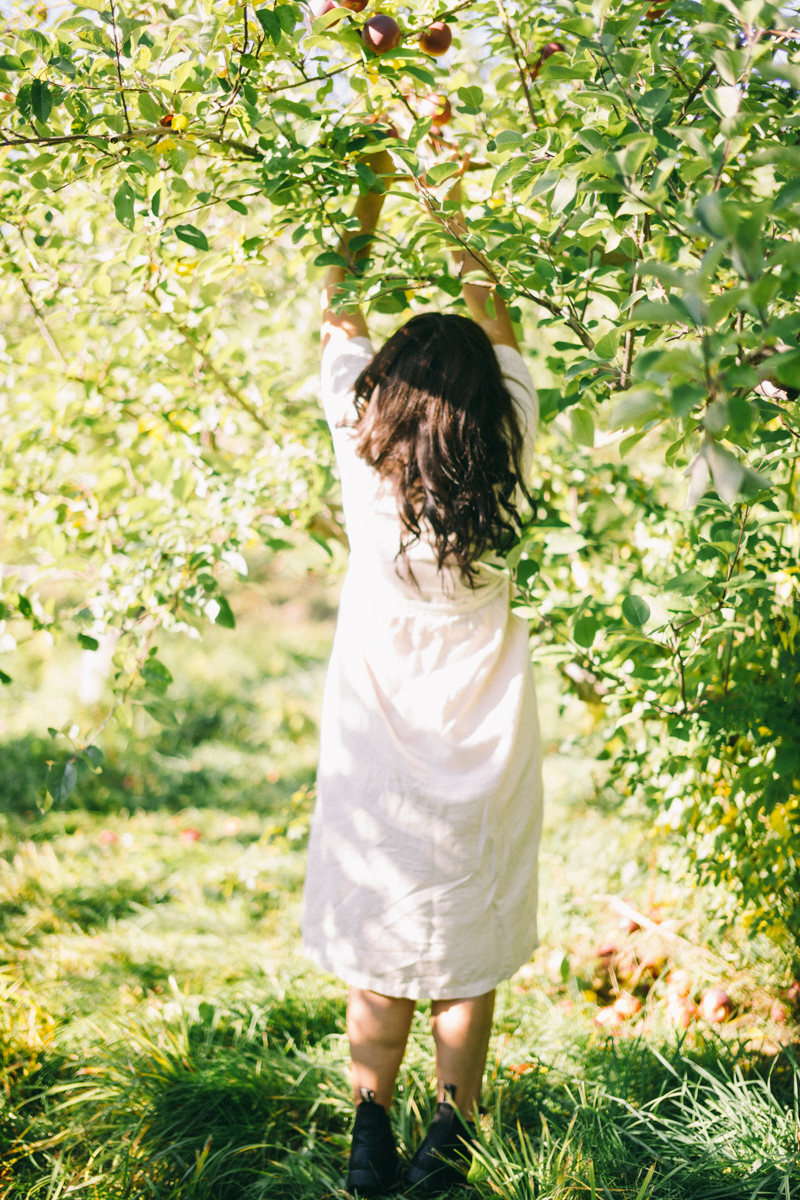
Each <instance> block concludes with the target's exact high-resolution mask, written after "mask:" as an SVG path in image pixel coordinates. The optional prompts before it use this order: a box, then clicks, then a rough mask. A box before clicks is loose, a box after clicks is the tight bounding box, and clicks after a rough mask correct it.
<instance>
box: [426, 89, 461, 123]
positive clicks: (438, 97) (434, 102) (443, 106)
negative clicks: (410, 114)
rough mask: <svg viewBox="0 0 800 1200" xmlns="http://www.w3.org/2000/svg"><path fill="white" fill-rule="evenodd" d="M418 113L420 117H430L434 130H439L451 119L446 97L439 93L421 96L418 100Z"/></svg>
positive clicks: (451, 112) (451, 113)
mask: <svg viewBox="0 0 800 1200" xmlns="http://www.w3.org/2000/svg"><path fill="white" fill-rule="evenodd" d="M419 113H420V116H421V117H430V121H431V125H432V126H433V127H434V129H440V128H441V126H442V125H446V124H447V122H448V121H449V120H450V119H451V117H452V115H453V110H452V108H451V107H450V101H449V100H448V99H447V96H445V95H443V94H442V93H441V92H431V94H430V95H429V96H423V97H422V99H421V100H420V103H419Z"/></svg>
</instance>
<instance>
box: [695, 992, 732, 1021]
mask: <svg viewBox="0 0 800 1200" xmlns="http://www.w3.org/2000/svg"><path fill="white" fill-rule="evenodd" d="M732 1015H733V1001H732V1000H731V998H730V996H729V995H728V993H727V992H726V991H725V990H724V989H723V988H721V987H710V988H708V989H707V990H706V991H705V992H703V995H702V997H701V999H700V1016H701V1017H702V1018H703V1020H704V1021H708V1022H709V1024H712V1025H720V1024H721V1023H722V1022H723V1021H727V1020H728V1018H729V1017H730V1016H732Z"/></svg>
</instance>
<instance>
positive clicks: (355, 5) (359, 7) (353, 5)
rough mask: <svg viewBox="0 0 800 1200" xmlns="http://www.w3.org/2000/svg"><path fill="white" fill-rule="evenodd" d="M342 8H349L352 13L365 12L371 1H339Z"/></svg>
mask: <svg viewBox="0 0 800 1200" xmlns="http://www.w3.org/2000/svg"><path fill="white" fill-rule="evenodd" d="M339 4H340V7H341V8H349V9H350V12H363V10H364V9H365V8H366V7H367V5H368V4H369V0H339Z"/></svg>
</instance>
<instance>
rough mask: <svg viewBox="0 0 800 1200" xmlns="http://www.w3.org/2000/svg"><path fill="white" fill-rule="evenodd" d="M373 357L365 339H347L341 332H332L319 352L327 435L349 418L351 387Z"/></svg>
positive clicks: (370, 346) (368, 343)
mask: <svg viewBox="0 0 800 1200" xmlns="http://www.w3.org/2000/svg"><path fill="white" fill-rule="evenodd" d="M374 357H375V351H374V350H373V348H372V342H371V341H370V340H369V338H361V337H356V338H349V337H347V335H346V334H345V333H344V331H343V330H341V329H334V330H333V331H332V333H331V337H330V341H329V342H328V344H327V346H326V347H325V349H324V350H323V352H322V368H321V375H322V407H323V408H324V410H325V416H326V417H327V420H328V424H329V425H330V427H331V432H332V433H334V435H335V431H336V428H337V426H338V425H339V424H340V422H341V421H342V419H343V418H345V417H347V416H349V415H350V409H351V408H352V404H353V385H354V384H355V381H356V380H357V379H358V377H359V375H360V374H361V372H362V371H363V370H364V368H365V367H367V366H369V364H370V363H371V362H372V359H373V358H374Z"/></svg>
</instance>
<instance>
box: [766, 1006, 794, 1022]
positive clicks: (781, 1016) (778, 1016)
mask: <svg viewBox="0 0 800 1200" xmlns="http://www.w3.org/2000/svg"><path fill="white" fill-rule="evenodd" d="M769 1019H770V1021H774V1022H775V1024H776V1025H785V1024H786V1022H787V1021H788V1020H789V1010H788V1008H787V1007H786V1005H785V1004H784V1003H783V1001H782V1000H773V1001H772V1007H771V1008H770V1010H769Z"/></svg>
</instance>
